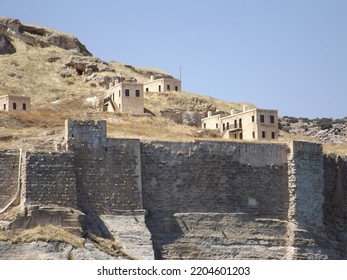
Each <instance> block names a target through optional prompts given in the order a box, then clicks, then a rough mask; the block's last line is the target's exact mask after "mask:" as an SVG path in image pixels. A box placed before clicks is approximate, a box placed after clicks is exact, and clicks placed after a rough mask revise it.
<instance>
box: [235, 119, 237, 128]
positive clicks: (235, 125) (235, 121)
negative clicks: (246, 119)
mask: <svg viewBox="0 0 347 280" xmlns="http://www.w3.org/2000/svg"><path fill="white" fill-rule="evenodd" d="M234 128H237V120H234Z"/></svg>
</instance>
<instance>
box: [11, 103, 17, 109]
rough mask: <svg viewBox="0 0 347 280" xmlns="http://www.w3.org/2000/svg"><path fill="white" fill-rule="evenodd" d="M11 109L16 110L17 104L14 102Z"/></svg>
mask: <svg viewBox="0 0 347 280" xmlns="http://www.w3.org/2000/svg"><path fill="white" fill-rule="evenodd" d="M12 108H13V110H16V109H17V104H16V102H13V104H12Z"/></svg>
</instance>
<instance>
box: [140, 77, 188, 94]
mask: <svg viewBox="0 0 347 280" xmlns="http://www.w3.org/2000/svg"><path fill="white" fill-rule="evenodd" d="M144 91H151V92H164V91H182V89H181V81H180V80H177V79H168V78H162V79H154V77H153V76H151V80H150V81H149V82H147V83H144Z"/></svg>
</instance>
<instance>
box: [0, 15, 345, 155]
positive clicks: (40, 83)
mask: <svg viewBox="0 0 347 280" xmlns="http://www.w3.org/2000/svg"><path fill="white" fill-rule="evenodd" d="M0 63H1V66H2V71H1V72H0V96H1V95H5V94H17V95H25V96H29V97H31V99H32V100H31V102H32V110H31V112H29V113H26V114H18V113H5V112H0V147H1V148H18V147H19V146H22V147H23V148H25V149H53V147H54V143H55V142H60V140H61V138H62V131H63V126H64V120H65V119H68V118H72V119H96V120H97V119H106V120H107V122H108V130H109V135H110V136H112V137H122V138H141V139H163V140H191V139H196V138H202V137H203V138H209V137H217V138H214V139H216V140H217V139H218V136H217V135H216V134H208V133H207V134H205V133H201V131H199V130H200V127H199V124H200V119H201V117H204V116H206V114H207V111H209V110H211V111H214V112H216V111H222V112H229V111H230V110H231V109H238V110H240V109H241V108H242V106H243V105H244V104H243V103H231V102H225V101H223V100H217V99H215V98H212V97H205V96H201V95H198V94H192V93H188V92H179V93H173V92H170V93H145V109H146V112H148V113H149V114H145V115H143V116H131V115H124V114H123V115H119V114H118V115H117V114H109V113H103V112H102V110H101V106H100V105H101V104H100V103H98V102H96V101H97V100H101V99H102V98H103V96H104V92H105V89H107V88H108V86H109V83H110V82H114V81H115V80H116V79H118V80H133V81H134V80H136V81H138V82H146V81H148V80H149V79H150V76H155V77H157V78H158V77H172V76H171V75H170V74H167V73H165V72H163V71H161V70H159V69H151V68H143V67H136V66H132V65H128V64H126V63H122V62H116V61H112V62H105V61H102V60H101V59H98V58H95V57H93V56H92V54H91V53H90V52H89V51H88V50H87V48H86V47H85V46H84V45H83V44H82V43H81V42H79V40H78V39H77V38H76V37H74V36H72V35H70V34H67V33H64V32H59V31H55V30H49V29H46V28H43V27H38V26H33V25H25V24H22V23H20V22H19V20H12V19H8V18H3V17H0ZM88 100H89V101H88ZM247 105H248V106H249V107H252V106H253V105H252V104H247ZM279 113H280V112H279ZM281 123H282V124H284V126H283V127H282V128H283V130H282V131H281V132H280V139H279V141H280V142H283V141H288V140H291V139H304V140H310V141H318V142H321V143H323V144H324V148H325V150H326V152H336V153H340V154H347V143H346V142H347V140H346V139H347V136H346V128H345V126H346V124H345V126H344V127H341V128H340V127H337V128H336V129H331V128H329V129H331V132H330V131H329V129H328V128H324V129H321V128H320V127H319V126H318V125H315V123H314V122H310V123H302V122H300V123H299V124H297V123H291V122H289V123H288V122H286V120H285V119H282V121H281ZM345 123H346V121H345ZM339 125H340V126H341V125H342V126H343V124H339ZM336 139H338V140H336Z"/></svg>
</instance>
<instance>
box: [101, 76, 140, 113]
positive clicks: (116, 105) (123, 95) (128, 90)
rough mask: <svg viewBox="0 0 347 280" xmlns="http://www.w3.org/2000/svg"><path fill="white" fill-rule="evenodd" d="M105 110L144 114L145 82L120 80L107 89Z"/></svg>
mask: <svg viewBox="0 0 347 280" xmlns="http://www.w3.org/2000/svg"><path fill="white" fill-rule="evenodd" d="M104 111H105V112H119V113H131V114H142V113H143V112H144V98H143V84H141V83H135V82H120V83H117V84H116V85H114V86H112V87H110V88H109V89H108V90H107V91H106V98H105V99H104Z"/></svg>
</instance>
